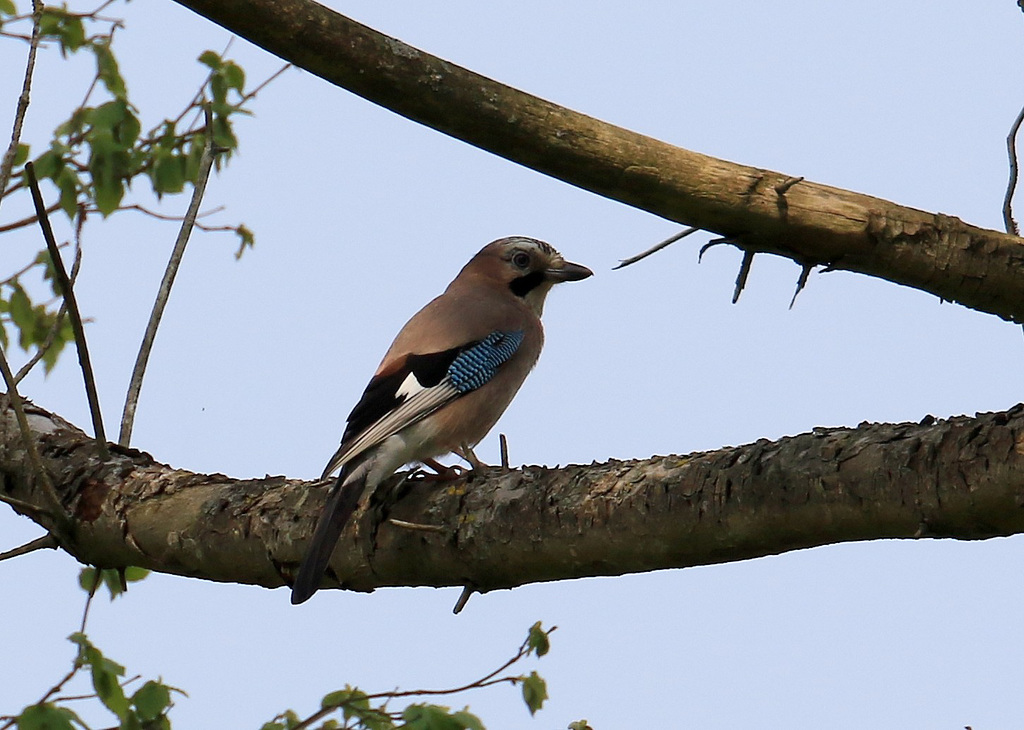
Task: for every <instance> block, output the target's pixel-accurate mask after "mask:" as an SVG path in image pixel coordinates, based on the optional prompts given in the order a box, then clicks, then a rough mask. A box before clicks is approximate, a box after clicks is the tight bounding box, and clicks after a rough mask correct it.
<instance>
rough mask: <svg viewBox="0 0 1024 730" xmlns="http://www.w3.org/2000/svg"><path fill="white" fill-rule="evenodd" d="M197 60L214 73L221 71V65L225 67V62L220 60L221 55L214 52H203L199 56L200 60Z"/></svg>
mask: <svg viewBox="0 0 1024 730" xmlns="http://www.w3.org/2000/svg"><path fill="white" fill-rule="evenodd" d="M197 60H198V61H199V63H201V64H204V65H206V66H209V67H210V68H212V69H213V70H214V71H217V70H218V69H220V67H221V65H223V61H221V60H220V54H219V53H215V52H213V51H203V52H202V53H200V54H199V58H198V59H197Z"/></svg>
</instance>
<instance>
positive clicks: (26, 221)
mask: <svg viewBox="0 0 1024 730" xmlns="http://www.w3.org/2000/svg"><path fill="white" fill-rule="evenodd" d="M59 209H60V202H57V203H54V204H53V205H51V206H50V207H49V208H47V209H46V212H47V213H55V212H56V211H57V210H59ZM35 222H36V216H35V215H30V216H28V217H26V218H22V219H21V220H20V221H14V222H13V223H7V224H5V225H2V226H0V233H7V232H8V231H13V230H15V229H17V228H24V227H25V226H31V225H32V224H34V223H35Z"/></svg>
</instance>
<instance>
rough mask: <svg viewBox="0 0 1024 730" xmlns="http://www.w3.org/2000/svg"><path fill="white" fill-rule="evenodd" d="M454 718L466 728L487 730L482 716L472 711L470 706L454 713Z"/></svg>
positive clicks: (469, 729)
mask: <svg viewBox="0 0 1024 730" xmlns="http://www.w3.org/2000/svg"><path fill="white" fill-rule="evenodd" d="M452 719H453V720H455V721H456V722H458V723H460V727H463V728H466V730H485V728H484V724H483V723H482V722H481V721H480V718H479V717H477V716H476V715H474V714H473V713H472V712H470V711H469V708H468V707H466V708H465V709H462V710H459V711H458V712H454V713H452Z"/></svg>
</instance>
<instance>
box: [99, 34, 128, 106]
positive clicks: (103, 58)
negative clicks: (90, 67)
mask: <svg viewBox="0 0 1024 730" xmlns="http://www.w3.org/2000/svg"><path fill="white" fill-rule="evenodd" d="M92 50H93V52H94V53H95V54H96V75H97V76H98V77H99V80H100V81H102V82H103V85H104V86H105V87H107V91H109V92H110V94H111V96H113V97H114V98H115V99H125V98H126V97H127V95H128V91H127V89H126V88H125V85H124V79H123V78H122V77H121V71H120V68H119V67H118V65H117V59H116V58H115V57H114V53H113V51H111V50H110V44H109V42H108V41H105V40H97V41H96V42H95V43H93V44H92Z"/></svg>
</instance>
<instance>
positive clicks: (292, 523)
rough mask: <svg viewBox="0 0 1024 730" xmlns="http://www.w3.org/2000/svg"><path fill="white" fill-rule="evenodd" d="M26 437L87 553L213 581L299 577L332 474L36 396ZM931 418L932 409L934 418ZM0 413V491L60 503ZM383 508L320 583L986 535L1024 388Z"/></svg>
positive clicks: (28, 508)
mask: <svg viewBox="0 0 1024 730" xmlns="http://www.w3.org/2000/svg"><path fill="white" fill-rule="evenodd" d="M30 410H31V418H30V420H31V422H32V427H33V432H34V438H35V439H36V442H37V444H38V447H39V449H40V451H41V453H42V455H43V459H44V462H45V464H46V468H47V469H48V470H49V471H50V473H51V475H52V478H53V481H54V483H55V485H56V490H57V492H58V497H59V500H60V502H61V504H62V505H64V507H65V508H66V510H67V513H68V514H69V515H70V516H71V517H72V518H73V522H74V529H73V534H66V535H59V536H57V537H58V539H59V540H60V542H61V545H62V547H64V548H65V549H66V550H67V551H68V552H70V553H72V554H73V555H75V556H76V557H77V558H78V559H79V560H81V561H83V562H87V563H92V564H97V565H100V566H103V567H118V566H122V565H139V566H143V567H146V568H151V569H153V570H157V571H161V572H166V573H175V574H179V575H186V576H193V577H197V578H204V579H208V580H218V581H230V582H237V583H252V584H256V585H261V586H266V587H275V586H280V585H282V584H285V583H287V582H288V581H289V579H290V576H291V574H292V572H293V571H294V570H295V568H296V565H297V563H298V560H299V557H300V556H301V553H302V550H303V547H304V543H305V540H306V539H308V537H309V535H310V534H311V532H312V528H313V525H314V522H315V519H316V516H317V514H318V512H319V509H320V507H321V505H322V504H323V498H324V493H325V491H326V490H325V489H324V488H323V487H322V486H320V485H317V484H315V483H310V482H301V481H297V480H292V479H286V478H284V477H267V478H264V479H250V480H238V479H232V478H229V477H226V476H224V475H222V474H211V475H206V474H195V473H192V472H188V471H184V470H180V469H173V468H171V467H169V466H166V465H163V464H160V463H158V462H156V461H155V460H154V459H153V458H152V457H151V456H149V455H148V454H146V453H144V452H141V451H137V450H134V449H123V448H119V447H117V446H115V445H113V444H111V445H110V449H111V451H112V454H111V456H110V459H109V460H107V461H103V460H102V459H101V458H100V457H99V455H98V450H97V449H96V448H95V444H94V443H93V442H92V441H91V440H90V439H89V437H88V436H86V435H85V434H84V433H82V432H81V431H80V430H78V429H77V428H75V427H73V426H72V425H70V424H68V423H66V422H64V421H63V420H62V419H60V418H59V417H58V416H54V415H52V414H50V413H47V412H46V411H44V410H42V409H40V408H38V407H35V406H32V407H30ZM926 420H928V421H930V419H926ZM24 453H25V452H24V444H23V442H22V440H21V436H20V434H19V432H18V429H17V427H16V425H15V423H14V419H13V416H12V414H11V413H10V411H9V410H3V411H0V499H3V500H6V501H9V502H11V503H12V505H13V506H14V507H15V509H16V510H18V511H19V512H22V513H23V514H28V516H29V517H32V518H34V519H36V520H37V521H40V512H45V511H46V510H47V509H48V507H47V505H49V504H52V502H51V501H48V500H47V499H46V497H45V495H44V494H43V493H42V492H41V490H42V489H43V487H42V486H41V485H40V480H38V479H37V478H36V476H35V475H34V474H33V473H32V472H31V468H30V467H29V466H28V460H27V459H26V458H25V456H24ZM405 486H406V488H405V489H404V490H401V491H402V492H404V494H403V495H402V496H401V497H400V498H398V499H397V501H396V502H395V503H394V505H393V507H392V508H391V511H390V516H391V517H393V518H398V519H401V520H404V521H407V522H411V523H417V524H420V525H432V526H435V527H436V528H437V531H422V530H413V529H409V528H408V527H398V526H395V525H394V524H391V523H387V522H384V523H381V522H380V510H379V509H376V508H375V509H369V510H366V511H364V512H363V513H362V514H361V516H360V518H359V519H358V520H357V522H356V524H355V526H354V528H353V527H350V529H348V530H347V531H346V533H345V535H344V536H343V538H342V541H341V543H340V545H339V548H338V549H337V550H336V551H335V554H334V558H333V560H332V564H331V571H330V575H329V576H328V579H327V580H328V583H329V584H330V585H332V586H337V585H338V584H339V583H340V584H342V585H343V586H344V587H347V588H352V589H355V590H372V589H374V588H376V587H379V586H397V585H431V586H447V585H469V586H473V587H475V588H477V589H478V590H481V591H484V590H491V589H495V588H509V587H513V586H518V585H522V584H525V583H532V582H537V581H548V580H560V579H565V578H580V577H585V576H595V575H620V574H623V573H636V572H645V571H650V570H658V569H664V568H682V567H687V566H692V565H705V564H711V563H722V562H728V561H733V560H741V559H745V558H751V557H757V556H762V555H771V554H777V553H781V552H785V551H788V550H794V549H798V548H804V547H811V546H816V545H825V544H830V543H837V542H846V541H852V540H868V539H876V538H913V537H953V538H959V539H965V540H973V539H984V538H989V537H994V536H1001V535H1010V534H1015V533H1018V532H1022V531H1024V509H1022V506H1024V405H1018V406H1015V407H1014V408H1012V409H1011V410H1009V411H1007V412H1004V413H989V414H983V415H978V416H975V417H973V418H972V417H966V416H964V417H957V418H951V419H949V420H944V421H937V422H928V423H922V424H914V423H901V424H862V425H861V426H859V427H858V428H856V429H851V428H833V429H824V428H822V429H815V430H814V431H812V432H810V433H806V434H802V435H799V436H794V437H788V438H783V439H781V440H779V441H767V440H761V441H758V442H756V443H753V444H749V445H746V446H738V447H730V448H725V449H720V450H717V451H711V452H706V453H695V454H689V455H687V456H660V457H655V458H652V459H647V460H643V461H610V462H606V463H594V464H590V465H585V466H581V465H574V466H567V467H564V468H561V469H548V468H544V467H538V466H527V467H522V468H521V469H517V470H513V471H509V472H502V471H501V470H491V471H488V472H486V473H482V474H478V475H476V476H473V477H471V478H468V479H463V480H460V481H457V482H453V483H451V484H448V485H441V486H439V485H438V484H437V483H426V482H421V483H414V484H409V483H407V484H406V485H405Z"/></svg>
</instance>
